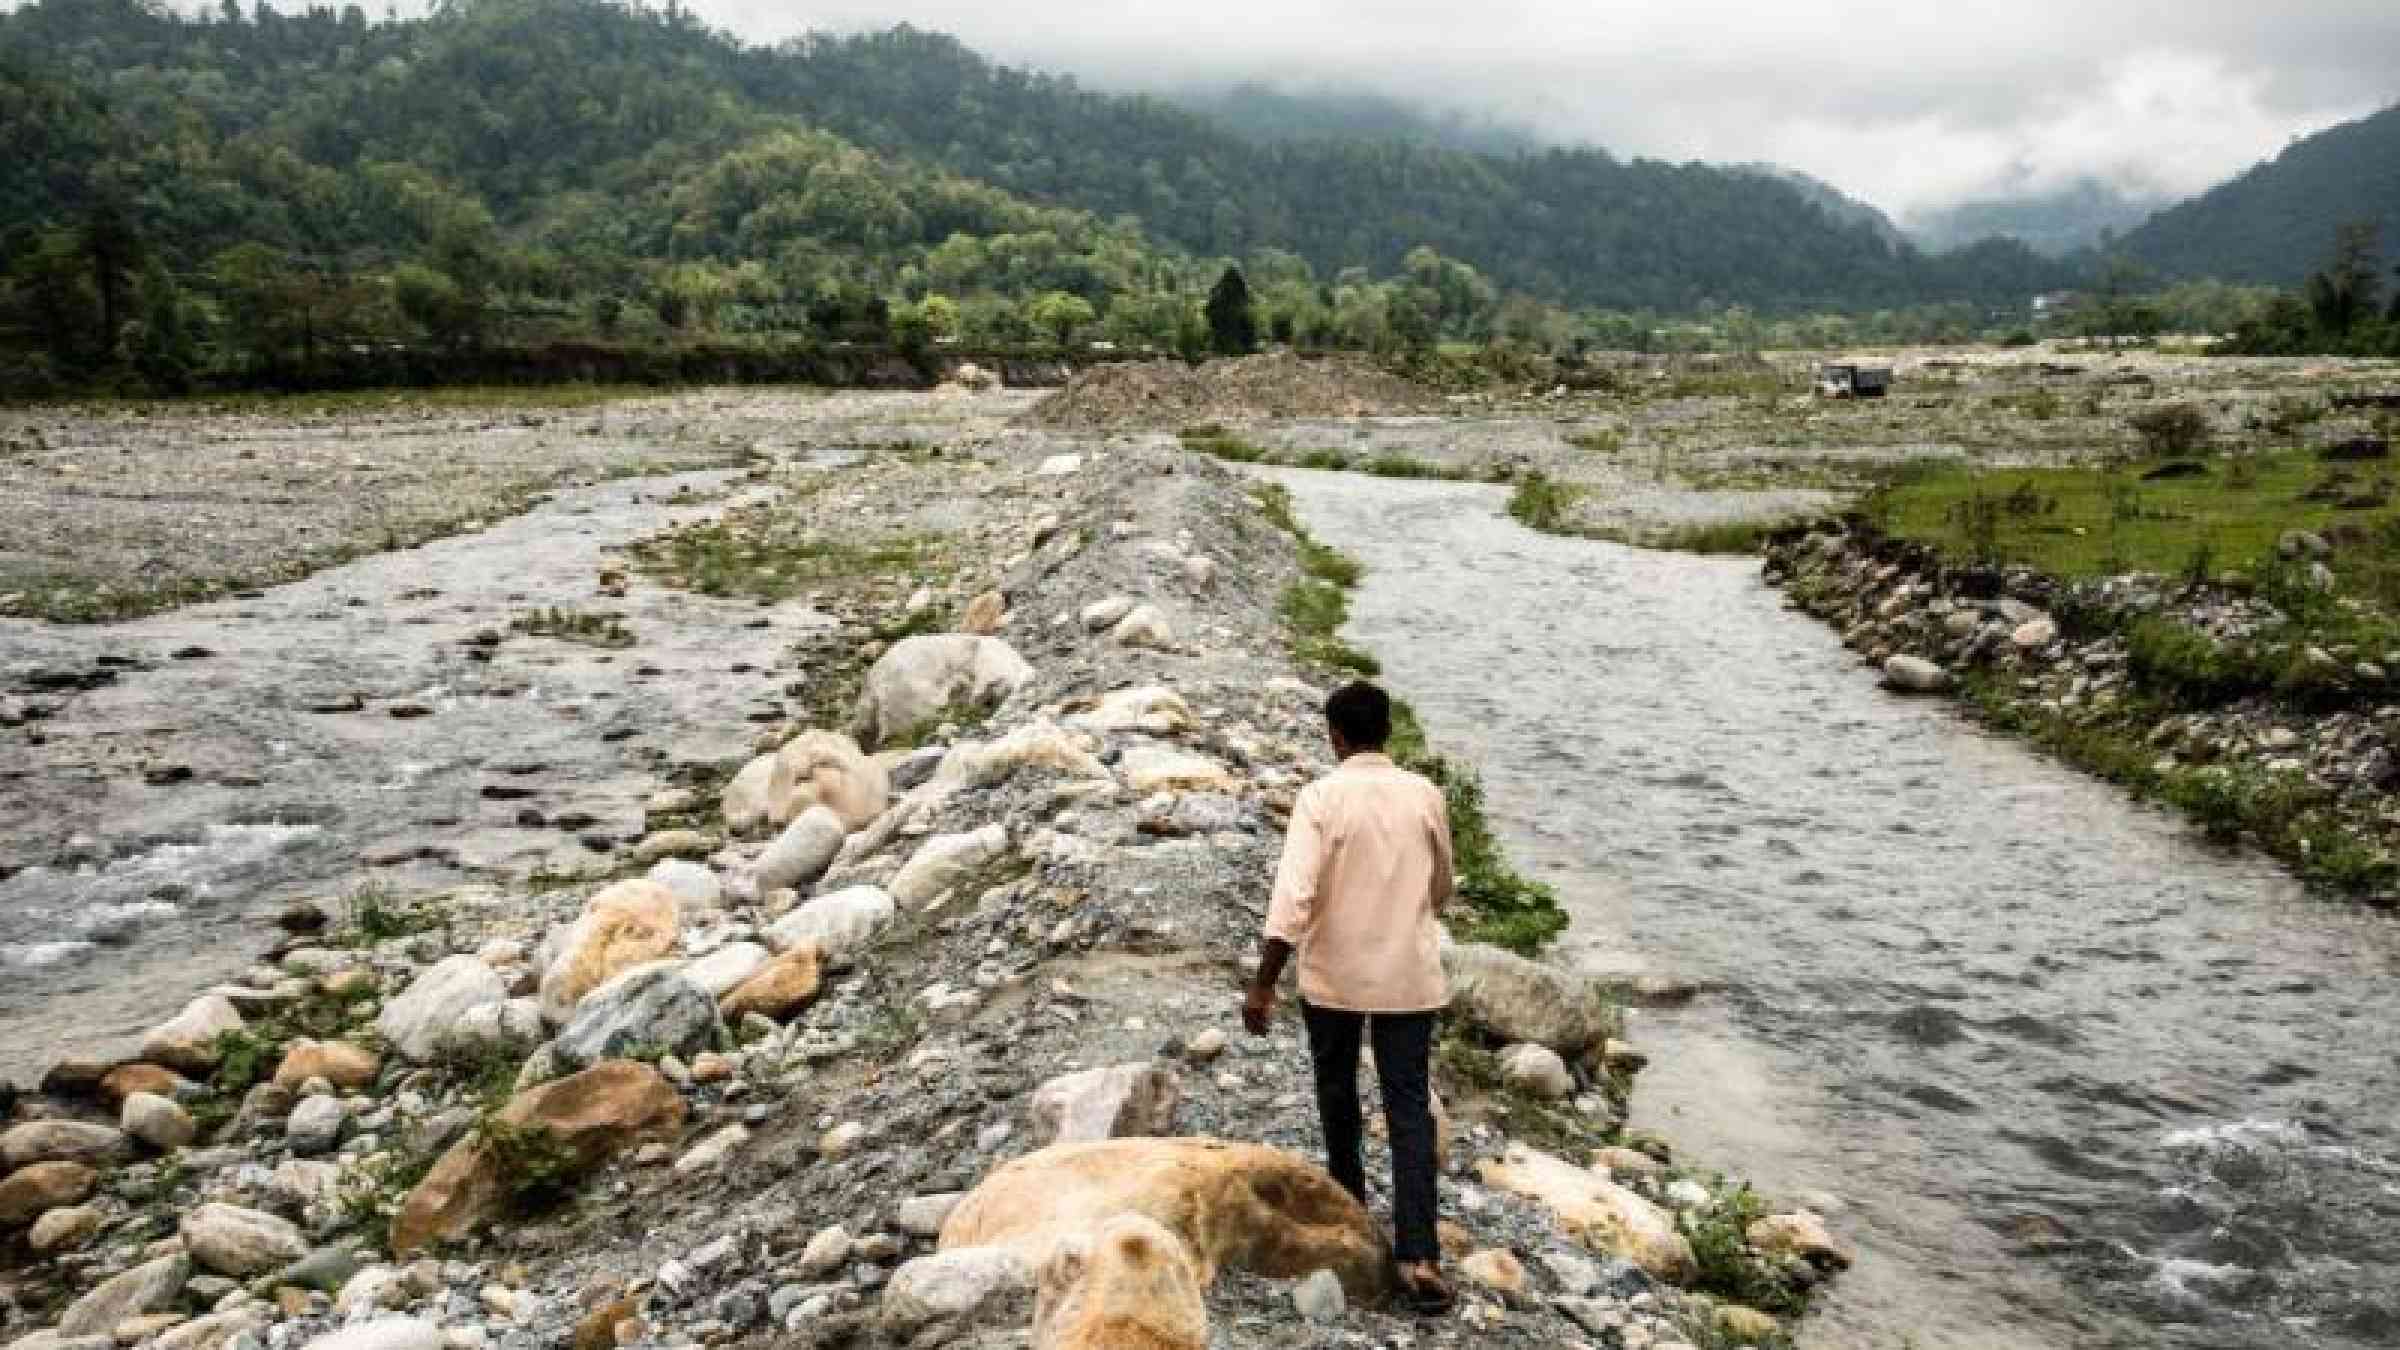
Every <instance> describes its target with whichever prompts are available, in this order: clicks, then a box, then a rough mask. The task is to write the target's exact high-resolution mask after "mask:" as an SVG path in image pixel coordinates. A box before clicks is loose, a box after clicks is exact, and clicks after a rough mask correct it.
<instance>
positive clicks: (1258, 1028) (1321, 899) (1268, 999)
mask: <svg viewBox="0 0 2400 1350" xmlns="http://www.w3.org/2000/svg"><path fill="white" fill-rule="evenodd" d="M1325 721H1326V724H1327V730H1328V733H1329V734H1330V737H1331V739H1332V741H1333V753H1334V754H1335V756H1336V757H1338V758H1339V759H1340V760H1341V764H1340V766H1339V767H1337V768H1336V769H1335V770H1334V771H1333V772H1332V773H1330V774H1328V775H1326V776H1325V777H1323V778H1321V779H1319V780H1317V781H1316V782H1314V783H1312V784H1310V785H1309V786H1308V787H1307V788H1306V789H1305V790H1304V791H1302V792H1301V794H1300V798H1299V801H1298V802H1297V803H1296V804H1295V805H1294V806H1293V808H1292V821H1291V828H1290V830H1289V831H1288V833H1287V834H1286V835H1285V837H1284V845H1283V864H1282V866H1281V867H1280V868H1279V869H1278V870H1277V872H1276V877H1275V895H1274V898H1273V900H1272V901H1271V902H1270V904H1269V905H1268V909H1267V928H1266V937H1265V940H1264V942H1263V944H1262V948H1261V952H1260V956H1259V963H1258V975H1257V977H1256V978H1255V979H1254V980H1252V981H1251V984H1250V991H1249V994H1248V996H1247V997H1246V998H1245V999H1244V1000H1243V1002H1242V1024H1243V1025H1244V1026H1245V1027H1247V1028H1248V1029H1249V1031H1250V1034H1252V1035H1254V1036H1263V1035H1265V1034H1266V1032H1267V1023H1268V1019H1269V1018H1270V1017H1271V1016H1272V1015H1273V1013H1274V1010H1275V985H1276V983H1277V981H1279V980H1280V979H1281V978H1282V976H1283V968H1284V965H1285V963H1286V962H1287V961H1289V960H1290V959H1291V957H1292V955H1293V954H1294V953H1295V952H1297V953H1298V954H1299V957H1300V1012H1301V1017H1302V1020H1303V1021H1304V1022H1305V1024H1306V1025H1307V1028H1308V1053H1309V1059H1310V1061H1311V1063H1312V1065H1313V1066H1314V1068H1315V1070H1316V1080H1317V1115H1318V1118H1319V1120H1320V1121H1321V1122H1322V1123H1323V1125H1324V1129H1325V1153H1326V1165H1327V1168H1328V1169H1329V1170H1330V1171H1331V1172H1332V1173H1333V1178H1334V1180H1336V1181H1338V1182H1340V1183H1341V1184H1342V1186H1343V1187H1344V1188H1345V1189H1347V1190H1348V1191H1349V1192H1350V1193H1351V1194H1352V1195H1355V1196H1357V1197H1358V1199H1359V1202H1360V1203H1361V1204H1364V1203H1365V1202H1366V1198H1367V1178H1366V1166H1365V1163H1364V1162H1363V1160H1362V1158H1361V1154H1360V1149H1361V1145H1362V1140H1361V1125H1362V1121H1361V1118H1360V1111H1359V1101H1358V1052H1359V1045H1360V1042H1361V1041H1362V1040H1371V1041H1372V1043H1373V1045H1374V1048H1375V1076H1376V1078H1377V1079H1378V1080H1379V1081H1380V1082H1381V1083H1382V1085H1383V1111H1384V1120H1385V1123H1386V1124H1387V1125H1388V1126H1389V1129H1390V1133H1391V1142H1392V1228H1393V1244H1392V1255H1393V1258H1394V1260H1395V1261H1396V1262H1397V1263H1398V1266H1399V1273H1400V1284H1401V1288H1402V1290H1403V1292H1404V1293H1405V1295H1406V1296H1407V1299H1408V1301H1409V1303H1410V1305H1411V1306H1412V1307H1414V1308H1416V1309H1417V1310H1419V1311H1421V1312H1425V1313H1429V1314H1438V1313H1443V1312H1447V1311H1449V1309H1450V1307H1451V1305H1452V1303H1453V1302H1454V1299H1453V1296H1452V1294H1451V1292H1450V1288H1449V1285H1448V1284H1447V1283H1446V1282H1445V1281H1444V1280H1443V1278H1442V1273H1441V1244H1440V1242H1439V1241H1438V1239H1437V1238H1436V1236H1435V1233H1434V1222H1435V1217H1436V1206H1435V1194H1434V1182H1435V1170H1436V1169H1435V1161H1434V1157H1435V1155H1434V1125H1433V1099H1432V1086H1431V1083H1430V1081H1429V1079H1430V1077H1431V1071H1432V1056H1433V1030H1434V1017H1435V1014H1436V1013H1438V1012H1440V1011H1441V1009H1442V1007H1443V1005H1444V1004H1446V1003H1448V1002H1449V998H1450V996H1449V990H1448V987H1447V984H1446V982H1445V981H1444V979H1443V976H1442V953H1441V925H1440V924H1439V922H1438V921H1437V917H1436V916H1437V915H1439V914H1440V912H1441V909H1442V906H1443V905H1445V904H1447V903H1448V902H1449V900H1450V893H1451V885H1452V877H1451V870H1450V869H1451V857H1450V819H1449V811H1448V808H1447V806H1446V805H1445V803H1444V802H1443V800H1442V793H1441V789H1439V788H1437V787H1435V786H1434V785H1433V784H1431V783H1429V782H1427V781H1426V780H1425V779H1423V778H1420V777H1418V776H1417V775H1416V774H1413V773H1410V772H1408V771H1407V770H1405V769H1402V768H1400V767H1399V766H1398V765H1396V764H1394V763H1392V761H1391V759H1390V758H1389V757H1388V756H1386V755H1385V754H1384V753H1383V748H1384V744H1385V742H1386V741H1388V740H1389V739H1390V738H1391V733H1392V701H1391V699H1390V697H1389V696H1387V695H1386V694H1385V693H1384V692H1383V691H1382V690H1381V689H1378V688H1376V687H1375V686H1373V685H1371V684H1363V683H1362V684H1351V685H1347V686H1344V687H1343V688H1341V689H1338V690H1336V691H1334V694H1333V696H1332V697H1331V698H1329V699H1327V700H1326V702H1325Z"/></svg>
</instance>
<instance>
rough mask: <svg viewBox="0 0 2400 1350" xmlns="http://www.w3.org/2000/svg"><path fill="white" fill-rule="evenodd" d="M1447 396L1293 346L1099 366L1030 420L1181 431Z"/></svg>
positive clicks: (1365, 411)
mask: <svg viewBox="0 0 2400 1350" xmlns="http://www.w3.org/2000/svg"><path fill="white" fill-rule="evenodd" d="M1440 406H1441V402H1440V399H1439V398H1438V397H1436V396H1435V395H1433V394H1431V393H1429V392H1427V391H1426V390H1424V389H1421V388H1419V387H1418V386H1416V385H1414V384H1411V383H1409V382H1408V381H1407V380H1404V379H1402V378H1400V377H1399V376H1397V375H1394V374H1392V373H1390V372H1389V371H1386V370H1382V369H1380V368H1378V367H1377V366H1375V365H1374V364H1373V363H1372V362H1369V361H1366V360H1364V359H1362V358H1359V357H1325V358H1321V359H1308V358H1302V357H1298V356H1293V355H1290V354H1288V353H1282V354H1276V355H1270V356H1244V357H1237V358H1234V359H1231V360H1223V361H1210V362H1208V363H1206V364H1204V365H1198V366H1193V365H1187V364H1185V363H1183V362H1181V361H1151V362H1144V363H1141V364H1126V365H1114V366H1095V367H1093V368H1092V369H1090V370H1087V371H1084V372H1083V373H1082V374H1080V375H1077V376H1076V377H1075V378H1074V379H1073V380H1070V381H1069V382H1068V383H1067V387H1066V388H1064V389H1061V390H1059V391H1058V392H1057V393H1055V394H1052V395H1051V396H1050V397H1048V398H1046V399H1043V400H1042V401H1041V402H1040V403H1039V404H1036V405H1035V406H1034V409H1033V411H1032V412H1031V413H1029V414H1027V416H1026V418H1025V421H1026V424H1027V425H1029V426H1037V427H1049V428H1055V429H1059V430H1074V431H1122V430H1133V429H1153V430H1169V431H1173V430H1179V429H1181V428H1184V427H1189V426H1195V425H1199V424H1202V423H1210V422H1251V421H1257V420H1260V419H1262V418H1277V417H1365V416H1371V415H1375V414H1391V413H1412V412H1430V411H1432V410H1434V409H1436V408H1438V407H1440Z"/></svg>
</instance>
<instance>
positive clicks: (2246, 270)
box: [2118, 105, 2400, 286]
mask: <svg viewBox="0 0 2400 1350" xmlns="http://www.w3.org/2000/svg"><path fill="white" fill-rule="evenodd" d="M2354 220H2372V221H2377V222H2379V223H2380V224H2381V225H2382V226H2383V230H2384V244H2385V247H2386V249H2387V251H2391V250H2395V249H2400V105H2396V106H2394V107H2391V108H2387V109H2385V110H2384V111H2382V112H2380V113H2376V114H2375V115H2374V116H2371V117H2366V118H2361V119H2360V120H2358V121H2356V122H2346V123H2343V124H2342V125H2340V126H2337V127H2333V128H2331V129H2329V130H2326V131H2321V132H2318V133H2317V134H2316V135H2313V136H2309V137H2306V138H2304V139H2301V140H2298V141H2295V142H2293V143H2292V144H2291V145H2290V146H2288V147H2286V148H2285V149H2284V151H2283V153H2282V154H2280V155H2278V156H2276V157H2275V158H2274V159H2272V160H2270V161H2268V162H2266V163H2264V164H2261V165H2259V166H2257V167H2256V168H2253V169H2251V170H2250V171H2249V172H2247V173H2245V174H2243V175H2241V176H2240V177H2238V178H2235V179H2234V180H2233V181H2231V182H2229V183H2226V184H2224V185H2222V186H2220V187H2217V188H2214V189H2212V190H2210V191H2208V192H2205V193H2203V194H2201V195H2200V196H2198V197H2195V198H2193V199H2192V200H2190V201H2187V202H2184V203H2182V204H2181V205H2178V206H2174V207H2170V208H2168V209H2167V210H2164V211H2161V212H2159V213H2158V214H2156V215H2154V216H2152V217H2151V218H2150V219H2149V221H2148V222H2146V223H2145V224H2143V225H2142V226H2141V227H2140V228H2138V229H2135V230H2133V231H2132V232H2131V233H2129V234H2127V235H2126V236H2125V237H2124V238H2123V239H2122V240H2120V241H2119V243H2118V247H2119V249H2120V250H2121V251H2122V252H2123V253H2124V254H2125V255H2126V256H2128V257H2130V258H2132V259H2133V260H2135V261H2136V262H2139V263H2141V264H2143V265H2144V266H2147V267H2149V268H2151V269H2152V270H2154V271H2156V272H2157V273H2159V274H2160V275H2161V276H2164V277H2169V278H2198V277H2212V276H2213V277H2216V278H2218V279H2220V280H2224V281H2238V282H2252V283H2258V284H2263V285H2273V286H2293V285H2297V284H2299V283H2300V282H2301V281H2303V280H2305V279H2306V278H2307V276H2308V274H2309V273H2310V272H2311V271H2313V270H2315V269H2316V268H2317V267H2318V266H2319V265H2321V264H2322V263H2323V262H2324V261H2325V257H2326V254H2327V251H2328V250H2329V249H2330V248H2331V247H2332V244H2333V235H2334V230H2335V229H2336V228H2337V227H2338V226H2340V225H2341V224H2342V223H2344V222H2346V221H2354Z"/></svg>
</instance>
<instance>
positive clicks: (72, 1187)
mask: <svg viewBox="0 0 2400 1350" xmlns="http://www.w3.org/2000/svg"><path fill="white" fill-rule="evenodd" d="M99 1184H100V1174H99V1173H98V1172H95V1171H93V1170H92V1169H91V1168H89V1167H87V1166H85V1165H84V1164H82V1163H79V1162H38V1163H35V1164H33V1165H32V1166H30V1167H21V1168H19V1169H17V1170H16V1171H14V1172H11V1173H9V1174H8V1179H7V1180H5V1181H0V1228H22V1227H24V1226H25V1225H27V1224H29V1223H32V1222H33V1221H34V1220H35V1219H38V1218H40V1217H42V1215H44V1214H46V1213H48V1212H49V1211H51V1210H54V1209H59V1208H62V1207H64V1206H67V1205H77V1204H81V1203H83V1201H84V1200H86V1199H88V1198H89V1197H90V1196H91V1193H92V1191H93V1190H94V1189H95V1188H97V1187H98V1186H99Z"/></svg>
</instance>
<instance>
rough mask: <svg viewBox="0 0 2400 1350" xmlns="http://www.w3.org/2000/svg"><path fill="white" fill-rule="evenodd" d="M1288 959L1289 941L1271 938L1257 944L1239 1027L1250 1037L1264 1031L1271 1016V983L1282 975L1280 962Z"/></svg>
mask: <svg viewBox="0 0 2400 1350" xmlns="http://www.w3.org/2000/svg"><path fill="white" fill-rule="evenodd" d="M1291 959H1292V944H1290V943H1289V942H1286V941H1284V940H1283V939H1282V938H1279V937H1271V938H1268V939H1267V940H1266V941H1264V942H1261V943H1259V944H1258V975H1257V977H1256V978H1254V979H1252V980H1251V981H1250V992H1249V993H1247V994H1245V995H1243V996H1242V1026H1243V1027H1244V1028H1246V1029H1248V1031H1249V1032H1250V1034H1251V1035H1253V1036H1264V1035H1266V1034H1267V1019H1269V1018H1271V1017H1273V1016H1274V1015H1275V982H1276V981H1278V980H1280V979H1282V978H1283V963H1284V962H1286V961H1289V960H1291Z"/></svg>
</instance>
